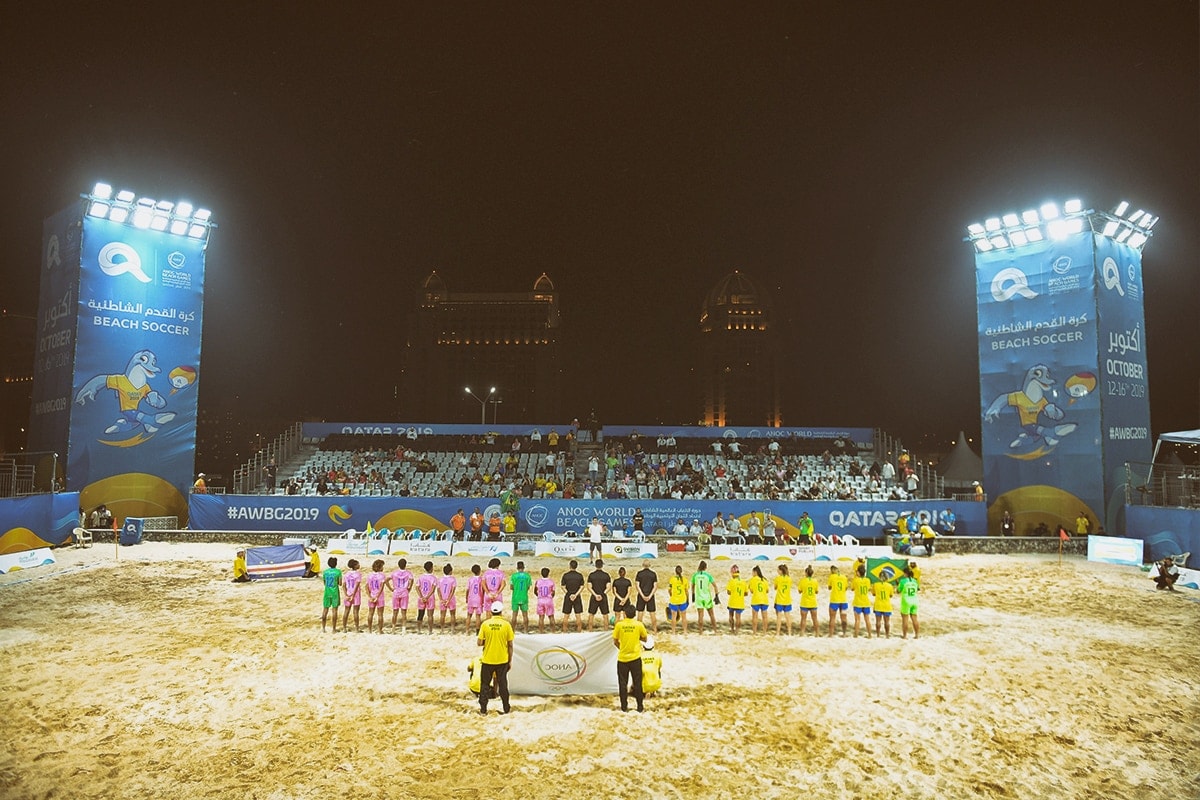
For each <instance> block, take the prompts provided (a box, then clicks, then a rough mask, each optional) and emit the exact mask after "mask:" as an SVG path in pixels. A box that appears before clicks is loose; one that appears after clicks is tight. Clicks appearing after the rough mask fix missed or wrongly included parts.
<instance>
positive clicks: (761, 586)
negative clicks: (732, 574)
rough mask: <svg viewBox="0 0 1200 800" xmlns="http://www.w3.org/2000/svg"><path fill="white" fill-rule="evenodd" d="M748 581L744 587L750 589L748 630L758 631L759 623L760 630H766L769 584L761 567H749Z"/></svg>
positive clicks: (769, 599)
mask: <svg viewBox="0 0 1200 800" xmlns="http://www.w3.org/2000/svg"><path fill="white" fill-rule="evenodd" d="M751 572H752V573H753V574H752V575H751V576H750V582H749V584H748V585H747V587H746V588H748V589H749V590H750V632H751V633H758V630H759V625H761V626H762V632H763V633H766V632H767V606H768V605H770V603H771V584H769V583H767V579H766V578H764V577H763V574H762V569H760V568H759V567H757V566H755V567H753V568H752V569H751Z"/></svg>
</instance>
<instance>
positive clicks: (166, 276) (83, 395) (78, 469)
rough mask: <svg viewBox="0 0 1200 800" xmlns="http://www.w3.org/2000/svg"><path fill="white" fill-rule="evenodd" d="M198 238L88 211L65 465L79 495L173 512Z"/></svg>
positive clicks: (190, 461)
mask: <svg viewBox="0 0 1200 800" xmlns="http://www.w3.org/2000/svg"><path fill="white" fill-rule="evenodd" d="M204 246H205V243H204V241H203V240H198V239H192V238H189V237H185V236H177V235H171V234H168V233H165V232H159V231H153V230H143V229H138V228H132V227H129V226H126V225H120V224H117V223H114V222H111V221H108V220H100V219H95V218H92V217H85V218H84V221H83V244H82V249H81V253H80V280H79V297H78V307H77V310H76V313H77V314H78V320H79V322H78V343H77V346H76V356H75V377H74V384H73V387H72V398H73V401H74V411H73V413H72V418H71V432H70V452H69V460H68V467H67V469H68V474H69V475H70V479H71V483H72V485H75V486H79V485H81V484H82V485H86V487H87V488H86V489H85V490H84V502H85V504H90V503H92V502H93V501H94V502H108V503H110V504H111V501H112V498H113V497H114V496H117V497H123V498H136V500H137V502H138V506H137V507H134V506H128V507H123V509H122V510H123V511H124V512H125V513H126V514H127V515H128V514H135V513H136V514H144V515H147V516H151V515H155V514H177V515H180V516H182V515H183V513H184V512H185V511H186V503H185V501H184V497H185V496H186V492H187V489H188V487H189V486H190V485H191V481H192V471H193V466H194V450H195V441H196V391H197V387H198V382H199V374H200V373H199V364H200V327H201V318H202V313H201V312H202V308H203V289H204Z"/></svg>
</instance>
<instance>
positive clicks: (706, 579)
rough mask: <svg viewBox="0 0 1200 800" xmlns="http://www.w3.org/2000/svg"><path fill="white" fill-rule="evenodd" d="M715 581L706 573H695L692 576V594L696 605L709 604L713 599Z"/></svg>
mask: <svg viewBox="0 0 1200 800" xmlns="http://www.w3.org/2000/svg"><path fill="white" fill-rule="evenodd" d="M715 584H716V581H715V580H713V576H712V575H709V574H708V573H707V572H697V573H696V574H695V575H693V576H692V593H693V595H694V596H695V598H696V602H697V603H710V602H712V599H713V586H714V585H715Z"/></svg>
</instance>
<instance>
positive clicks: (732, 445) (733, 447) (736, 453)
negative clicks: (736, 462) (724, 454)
mask: <svg viewBox="0 0 1200 800" xmlns="http://www.w3.org/2000/svg"><path fill="white" fill-rule="evenodd" d="M726 446H727V447H728V448H729V457H730V458H741V457H742V445H741V443H740V442H739V441H738V440H737V439H733V440H732V441H730V442H729V444H728V445H726Z"/></svg>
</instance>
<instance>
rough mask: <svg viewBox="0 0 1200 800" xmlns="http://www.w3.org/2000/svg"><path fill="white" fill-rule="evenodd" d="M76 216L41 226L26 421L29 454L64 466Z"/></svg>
mask: <svg viewBox="0 0 1200 800" xmlns="http://www.w3.org/2000/svg"><path fill="white" fill-rule="evenodd" d="M81 213H82V205H81V204H79V203H76V204H75V205H73V206H70V207H69V208H66V209H64V210H62V211H60V212H59V213H58V214H55V215H54V216H53V217H50V218H49V219H47V220H46V221H45V223H44V225H43V231H42V263H41V269H40V272H41V285H40V290H39V295H38V316H37V349H36V352H35V354H34V362H33V405H32V407H31V408H30V417H29V440H28V441H29V450H30V451H32V452H51V453H59V454H60V455H62V456H63V460H64V462H65V458H66V454H67V437H68V430H69V426H70V421H71V400H72V393H71V378H72V375H73V372H74V366H75V340H76V326H77V315H76V308H77V301H78V290H79V241H80V222H79V217H80V214H81Z"/></svg>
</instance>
